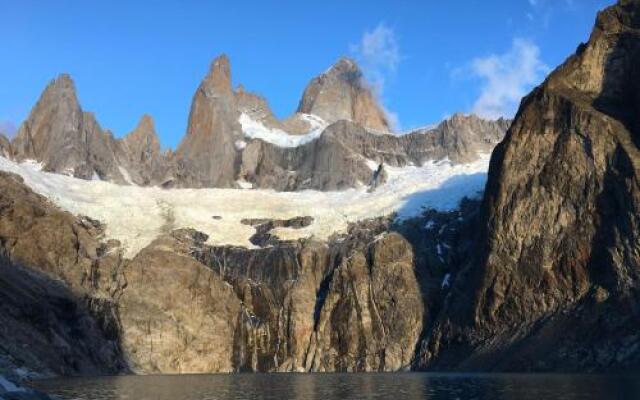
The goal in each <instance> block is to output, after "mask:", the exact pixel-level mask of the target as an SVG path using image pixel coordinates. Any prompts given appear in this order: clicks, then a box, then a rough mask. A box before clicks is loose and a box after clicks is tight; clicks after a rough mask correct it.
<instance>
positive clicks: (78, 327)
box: [0, 173, 127, 375]
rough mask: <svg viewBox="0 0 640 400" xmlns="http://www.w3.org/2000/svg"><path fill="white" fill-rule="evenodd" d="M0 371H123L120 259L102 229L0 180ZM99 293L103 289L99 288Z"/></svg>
mask: <svg viewBox="0 0 640 400" xmlns="http://www.w3.org/2000/svg"><path fill="white" fill-rule="evenodd" d="M0 187H1V188H2V190H0V269H1V270H2V273H1V274H0V276H1V278H0V298H1V299H2V301H1V302H0V304H1V305H0V308H1V309H2V312H0V326H1V328H0V342H1V343H2V346H0V368H1V369H3V370H6V369H17V368H19V369H21V370H22V371H23V372H25V371H26V372H33V373H37V374H40V375H52V374H63V375H81V374H105V373H111V374H113V373H117V372H124V371H126V370H127V366H126V364H125V363H124V361H123V359H122V354H121V351H120V347H119V344H118V324H117V318H116V316H115V312H114V307H113V305H114V302H115V298H117V296H118V293H119V292H118V290H117V288H118V287H119V286H120V285H119V284H117V281H118V280H119V279H120V278H121V275H119V268H120V265H121V263H120V261H121V260H120V258H119V257H118V255H117V253H109V252H108V249H109V245H108V244H101V243H100V242H99V240H97V238H98V237H99V235H100V234H101V231H102V229H103V228H102V227H101V226H100V225H99V224H98V223H97V222H96V221H92V220H90V219H86V218H75V217H72V216H71V215H69V214H67V213H65V212H61V211H59V210H58V209H56V208H55V207H54V206H52V205H51V204H50V203H49V202H48V201H47V200H45V198H43V197H41V196H39V195H36V194H34V193H33V192H32V191H31V190H30V189H28V188H26V187H25V186H24V185H23V184H22V180H21V178H20V177H18V176H16V175H11V174H7V173H0ZM98 288H101V289H98Z"/></svg>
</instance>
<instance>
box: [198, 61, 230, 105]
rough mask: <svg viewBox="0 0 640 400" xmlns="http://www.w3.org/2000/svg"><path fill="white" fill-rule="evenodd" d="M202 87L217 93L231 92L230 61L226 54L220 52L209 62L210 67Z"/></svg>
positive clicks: (228, 93)
mask: <svg viewBox="0 0 640 400" xmlns="http://www.w3.org/2000/svg"><path fill="white" fill-rule="evenodd" d="M202 88H204V89H206V90H208V91H213V92H215V93H218V94H227V95H231V94H233V88H232V85H231V62H230V61H229V57H228V56H227V55H226V54H221V55H219V56H218V57H216V58H215V59H214V60H213V61H212V62H211V67H210V68H209V72H208V74H207V76H206V77H205V79H204V80H203V81H202Z"/></svg>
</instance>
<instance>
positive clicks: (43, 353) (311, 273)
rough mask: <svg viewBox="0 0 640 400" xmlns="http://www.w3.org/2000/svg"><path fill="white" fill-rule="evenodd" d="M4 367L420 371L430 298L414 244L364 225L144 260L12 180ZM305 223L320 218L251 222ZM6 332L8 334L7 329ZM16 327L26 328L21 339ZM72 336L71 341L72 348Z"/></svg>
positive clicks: (163, 246) (193, 243)
mask: <svg viewBox="0 0 640 400" xmlns="http://www.w3.org/2000/svg"><path fill="white" fill-rule="evenodd" d="M0 186H2V189H3V190H2V191H1V192H0V193H1V194H2V195H1V196H0V244H1V249H2V254H3V255H4V257H5V258H3V260H6V263H5V264H4V265H3V266H2V268H3V271H4V272H3V274H2V276H3V277H4V278H3V279H0V297H2V298H4V299H5V301H3V302H2V307H3V310H4V311H5V312H3V313H2V316H1V318H0V319H1V320H2V322H3V324H4V325H3V326H4V327H5V328H6V330H1V329H0V336H2V337H3V338H4V339H3V341H2V343H3V346H2V352H3V353H0V361H2V360H10V362H9V364H8V366H6V365H5V366H2V364H1V363H0V370H2V371H3V372H4V369H6V368H9V369H13V370H16V369H17V368H27V369H28V370H29V371H33V372H34V373H47V374H63V375H77V374H90V373H116V372H123V371H127V370H129V369H130V370H132V371H134V372H138V373H186V372H194V373H196V372H233V371H395V370H400V369H406V368H408V367H409V365H410V362H411V359H412V355H413V354H414V352H415V347H416V345H417V343H418V339H419V336H420V332H421V321H422V319H423V306H422V300H421V293H420V289H419V284H418V283H417V281H416V277H415V271H414V263H413V252H412V249H411V246H410V245H409V243H408V242H407V241H406V240H404V239H403V238H402V237H401V236H399V235H397V234H388V233H384V232H383V230H382V226H383V225H380V226H378V227H376V228H375V229H372V228H370V227H368V226H363V227H358V226H354V227H352V228H351V231H350V233H349V234H348V235H345V236H342V237H336V238H335V239H334V240H332V241H330V242H328V243H322V242H317V241H312V240H299V241H291V242H280V243H275V242H272V243H270V245H269V246H268V247H263V248H256V249H247V248H239V247H228V246H223V247H212V246H209V245H206V244H205V241H206V239H207V237H206V236H205V235H204V234H201V233H198V232H196V231H193V230H189V229H181V230H176V231H173V232H170V233H167V234H165V235H163V236H161V237H159V238H158V239H157V240H155V241H154V242H153V243H152V244H151V245H149V246H148V247H146V248H145V249H143V250H142V251H141V252H139V253H138V254H137V255H136V256H135V257H134V258H133V259H131V260H126V259H123V258H122V255H121V253H120V252H119V250H118V247H116V246H117V243H111V242H107V243H104V242H102V241H101V237H102V234H103V230H104V227H103V226H102V225H100V223H99V222H97V221H93V220H91V219H88V218H76V217H73V216H71V215H69V214H67V213H65V212H62V211H59V210H58V209H56V208H55V207H54V206H52V205H51V204H50V203H48V202H47V201H46V200H45V199H44V198H43V197H41V196H39V195H36V194H34V193H33V192H32V191H31V190H30V189H28V188H27V187H26V186H24V184H23V183H22V182H21V180H20V178H18V177H17V176H15V175H10V174H6V173H2V174H0ZM246 222H247V223H249V224H255V225H257V226H264V225H268V226H272V227H275V226H290V227H297V226H299V227H304V226H305V225H308V224H309V223H310V221H309V219H308V218H294V219H291V220H282V221H273V220H270V221H267V220H263V221H261V220H252V221H246ZM3 332H4V333H3ZM16 332H17V333H16ZM72 342H73V343H72Z"/></svg>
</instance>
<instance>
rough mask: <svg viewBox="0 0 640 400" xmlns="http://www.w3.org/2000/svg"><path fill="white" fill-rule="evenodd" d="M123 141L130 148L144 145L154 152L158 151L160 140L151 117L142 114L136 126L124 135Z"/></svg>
mask: <svg viewBox="0 0 640 400" xmlns="http://www.w3.org/2000/svg"><path fill="white" fill-rule="evenodd" d="M123 141H124V142H125V144H126V145H127V146H128V147H130V148H137V147H140V146H144V147H145V148H150V149H151V150H152V151H153V152H154V153H159V152H160V141H159V139H158V135H157V134H156V129H155V123H154V121H153V117H152V116H151V115H149V114H144V115H143V116H142V117H141V118H140V121H139V122H138V125H137V126H136V128H135V129H134V130H133V131H131V132H130V133H129V134H128V135H127V136H125V137H124V139H123Z"/></svg>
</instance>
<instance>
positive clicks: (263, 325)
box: [0, 0, 640, 394]
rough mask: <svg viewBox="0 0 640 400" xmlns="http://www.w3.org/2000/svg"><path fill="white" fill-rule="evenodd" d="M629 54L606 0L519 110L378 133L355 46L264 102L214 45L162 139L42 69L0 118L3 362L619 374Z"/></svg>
mask: <svg viewBox="0 0 640 400" xmlns="http://www.w3.org/2000/svg"><path fill="white" fill-rule="evenodd" d="M638 65H640V1H638V0H620V1H618V3H617V4H616V5H614V6H611V7H609V8H607V9H605V10H603V11H602V12H601V13H600V14H599V15H598V17H597V20H596V24H595V27H594V29H593V32H592V34H591V36H590V38H589V41H588V42H587V43H584V44H581V45H579V46H578V48H577V50H576V53H575V54H574V55H572V56H571V57H569V58H568V59H567V60H566V61H565V63H564V64H562V65H561V66H560V67H558V68H557V69H556V70H555V71H553V72H552V73H551V74H550V75H549V76H548V77H547V78H546V80H545V81H544V82H543V83H542V84H541V85H540V86H538V87H537V88H535V89H534V90H533V91H532V92H531V93H530V94H529V95H527V96H526V97H525V98H524V99H523V100H522V102H521V105H520V108H519V110H518V112H517V114H516V117H515V119H514V120H513V121H508V120H503V119H501V120H497V121H486V120H483V119H481V118H479V117H477V116H473V115H464V114H455V115H454V116H452V117H451V118H449V119H447V120H446V121H443V122H441V123H440V124H438V125H437V126H435V127H431V128H424V129H418V130H415V131H414V132H409V133H406V134H403V135H395V134H391V133H389V132H388V130H389V129H390V128H389V125H388V122H387V120H386V119H385V117H384V112H383V109H382V108H381V107H380V106H378V105H376V102H375V96H373V94H372V92H371V90H370V89H368V85H367V84H366V82H364V80H363V78H362V74H361V73H360V72H359V69H357V66H356V65H355V63H354V62H352V61H350V60H346V59H343V60H340V61H339V62H338V63H337V64H336V65H335V66H334V67H332V68H331V69H329V70H328V71H327V72H325V73H324V74H323V75H321V76H320V77H318V78H316V79H314V80H312V82H311V84H310V85H309V87H308V88H307V89H306V90H305V94H304V96H303V100H302V101H301V103H300V106H299V108H298V110H297V111H296V112H295V113H293V114H292V116H290V117H289V118H287V119H285V120H278V119H277V118H276V117H275V116H274V115H273V113H272V112H271V109H270V108H269V106H268V103H267V102H266V100H265V99H263V98H262V97H260V96H258V95H255V94H252V93H250V92H247V91H246V90H245V89H244V88H237V89H235V90H234V89H233V87H232V85H231V67H230V62H229V60H228V59H227V58H226V57H224V56H222V57H219V58H218V59H216V60H215V61H214V62H213V64H212V65H211V69H210V71H209V73H208V74H207V75H206V77H205V79H204V80H203V82H202V84H201V85H200V87H199V88H198V90H197V92H196V94H195V95H194V99H193V104H192V109H191V114H190V117H189V124H188V128H187V134H186V136H185V137H184V139H183V141H182V143H181V144H180V146H179V148H178V150H177V151H176V152H175V153H173V152H162V150H161V146H160V142H159V140H158V138H157V135H156V133H155V128H154V124H153V119H152V118H151V117H149V116H145V117H143V118H142V119H141V121H140V123H139V124H138V126H137V127H136V128H135V129H134V130H133V131H132V132H131V133H130V134H129V135H127V136H126V137H125V138H123V139H114V138H113V136H112V135H111V133H109V132H108V131H105V130H102V128H100V126H99V125H98V123H97V122H96V120H95V118H94V117H93V116H92V114H88V113H86V112H84V111H82V109H81V108H80V106H79V105H78V101H77V97H76V95H75V89H74V86H73V83H72V81H71V80H70V78H69V77H67V76H61V77H60V78H58V79H57V80H55V81H53V82H52V83H51V84H50V85H49V86H48V87H47V89H46V90H45V92H44V94H43V95H42V98H41V99H40V101H39V102H38V103H37V105H36V106H35V107H34V109H33V111H32V112H31V114H30V116H29V118H28V120H27V121H25V123H24V124H23V125H22V127H21V128H20V130H19V132H18V135H17V137H16V138H15V139H14V140H13V141H12V142H10V141H8V140H7V139H5V138H3V137H0V151H1V152H2V157H0V167H1V168H0V169H2V171H1V172H0V270H1V272H2V273H0V300H1V301H0V311H2V312H0V343H1V344H2V345H1V346H0V373H2V374H3V375H6V376H8V377H9V378H11V379H12V380H16V381H18V380H20V379H24V376H31V377H42V376H55V375H87V374H125V373H139V374H162V373H212V372H363V371H380V372H382V371H406V370H429V371H474V372H477V371H503V372H516V371H552V372H557V371H571V372H591V371H599V372H611V371H625V372H628V371H637V370H638V369H640V334H639V333H638V326H640V311H638V310H639V307H638V304H640V292H639V288H640V235H639V234H638V232H640V229H639V226H640V220H639V218H640V217H639V216H640V181H639V178H640V152H639V150H638V147H639V143H640V142H639V140H638V138H639V137H640V136H639V135H640V130H639V129H640V121H639V119H638V118H639V116H638V113H637V111H638V109H639V103H638V101H639V100H638V96H637V93H638V89H639V88H638V82H637V78H638V76H639V75H638V70H637V69H638ZM505 132H506V135H505ZM491 151H492V155H491V161H490V165H489V170H488V175H485V174H484V172H482V171H485V172H486V169H485V170H482V168H486V167H487V165H486V164H482V160H483V158H482V157H483V154H487V153H489V152H491ZM62 154H64V155H65V157H63V156H62ZM484 157H485V158H484V160H487V159H488V155H487V156H484ZM34 161H35V162H34ZM36 163H40V164H36ZM49 172H54V173H49ZM62 174H66V175H71V176H64V175H62ZM485 177H486V186H484V183H485V180H484V179H485ZM87 179H95V180H101V182H93V181H92V182H87ZM106 181H109V182H106ZM478 182H480V187H479V188H481V187H484V191H483V192H482V193H481V194H480V195H478V194H477V193H476V191H469V190H470V189H469V188H470V187H473V185H477V184H478ZM421 185H424V186H421ZM147 186H153V187H147ZM240 186H242V187H243V189H242V190H241V189H240V188H239V187H240ZM211 187H216V188H218V189H211ZM249 187H251V188H252V190H248V189H249ZM180 188H192V190H181V189H180ZM195 188H197V189H195ZM452 188H453V189H452ZM264 189H268V190H264ZM274 189H275V190H274ZM301 189H309V190H303V191H301ZM463 190H468V191H469V192H464V193H465V195H464V196H463V195H461V194H460V193H462V192H463ZM291 191H299V192H296V193H288V192H291ZM453 192H455V193H453ZM256 199H259V200H256ZM185 204H186V206H185ZM376 207H379V208H376ZM267 214H268V215H267ZM196 228H197V229H196ZM18 372H19V373H18ZM0 394H2V392H0Z"/></svg>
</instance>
